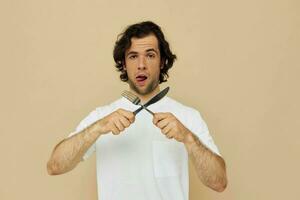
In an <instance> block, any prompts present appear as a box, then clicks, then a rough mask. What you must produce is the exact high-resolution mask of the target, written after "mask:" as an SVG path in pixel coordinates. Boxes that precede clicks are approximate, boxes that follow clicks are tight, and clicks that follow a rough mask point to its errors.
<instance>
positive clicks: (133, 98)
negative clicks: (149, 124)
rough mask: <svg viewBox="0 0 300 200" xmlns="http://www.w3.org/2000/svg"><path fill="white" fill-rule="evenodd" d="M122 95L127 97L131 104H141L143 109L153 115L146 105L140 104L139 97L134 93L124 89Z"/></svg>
mask: <svg viewBox="0 0 300 200" xmlns="http://www.w3.org/2000/svg"><path fill="white" fill-rule="evenodd" d="M122 96H123V97H125V98H126V99H128V100H129V101H130V102H132V103H133V104H135V105H140V106H142V107H143V108H144V109H145V110H147V111H148V112H149V113H151V114H152V115H154V113H153V112H152V111H151V110H149V109H148V108H147V107H145V106H144V105H142V104H141V99H140V98H139V97H138V96H136V95H135V94H132V93H131V92H129V91H126V90H125V91H123V92H122Z"/></svg>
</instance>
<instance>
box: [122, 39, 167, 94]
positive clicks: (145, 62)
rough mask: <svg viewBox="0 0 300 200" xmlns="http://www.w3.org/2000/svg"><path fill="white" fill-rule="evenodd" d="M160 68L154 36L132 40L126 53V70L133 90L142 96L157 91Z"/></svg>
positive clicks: (158, 53)
mask: <svg viewBox="0 0 300 200" xmlns="http://www.w3.org/2000/svg"><path fill="white" fill-rule="evenodd" d="M160 66H161V58H160V51H159V47H158V41H157V38H156V37H155V36H154V35H152V34H150V35H148V36H145V37H143V38H131V46H130V48H129V49H128V50H127V51H126V52H125V66H124V67H125V68H124V69H125V70H126V71H127V75H128V84H129V87H130V88H131V89H132V90H134V91H135V92H136V93H137V94H140V95H147V94H149V93H151V92H152V91H153V90H155V89H156V88H157V87H158V85H159V74H160Z"/></svg>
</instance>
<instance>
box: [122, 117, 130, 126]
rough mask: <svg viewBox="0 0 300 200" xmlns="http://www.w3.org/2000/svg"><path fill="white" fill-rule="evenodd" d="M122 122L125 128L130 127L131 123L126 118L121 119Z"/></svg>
mask: <svg viewBox="0 0 300 200" xmlns="http://www.w3.org/2000/svg"><path fill="white" fill-rule="evenodd" d="M120 122H121V123H122V125H123V126H124V127H125V128H127V127H129V126H130V121H129V120H128V119H127V118H125V117H120Z"/></svg>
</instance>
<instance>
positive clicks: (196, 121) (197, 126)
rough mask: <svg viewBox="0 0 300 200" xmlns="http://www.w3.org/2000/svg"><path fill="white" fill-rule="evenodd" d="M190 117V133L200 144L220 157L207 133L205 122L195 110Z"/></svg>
mask: <svg viewBox="0 0 300 200" xmlns="http://www.w3.org/2000/svg"><path fill="white" fill-rule="evenodd" d="M190 117H191V119H190V120H189V124H190V131H191V132H192V133H194V134H195V135H196V136H197V137H198V139H199V140H200V141H201V142H202V144H204V145H205V146H206V147H207V148H208V149H210V150H211V151H212V152H214V153H216V154H217V155H219V156H221V154H220V152H219V149H218V147H217V146H216V145H215V143H214V141H213V138H212V136H211V135H210V133H209V130H208V127H207V125H206V123H205V121H204V120H203V119H202V117H201V115H200V113H199V112H198V111H196V110H193V114H191V115H190Z"/></svg>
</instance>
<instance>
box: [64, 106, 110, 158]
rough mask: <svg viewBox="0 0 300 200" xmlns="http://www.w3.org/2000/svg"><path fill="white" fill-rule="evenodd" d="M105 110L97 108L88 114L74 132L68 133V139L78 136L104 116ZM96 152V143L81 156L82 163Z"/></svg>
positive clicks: (104, 108)
mask: <svg viewBox="0 0 300 200" xmlns="http://www.w3.org/2000/svg"><path fill="white" fill-rule="evenodd" d="M106 112H107V108H106V107H99V108H97V109H95V110H94V111H92V112H90V113H89V114H88V116H86V117H85V118H84V119H83V120H82V121H81V122H80V123H79V125H78V126H77V127H76V129H75V131H74V132H72V133H70V134H69V136H68V137H71V136H73V135H76V134H78V133H79V132H81V131H82V130H84V129H85V128H87V127H88V126H90V125H91V124H93V123H94V122H96V121H98V120H99V119H101V118H103V117H104V116H106ZM95 151H96V143H94V144H92V146H91V147H90V148H89V149H88V150H87V151H86V152H85V154H84V155H83V158H82V161H84V160H86V159H88V158H89V157H90V156H91V155H92V154H93V153H94V152H95Z"/></svg>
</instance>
